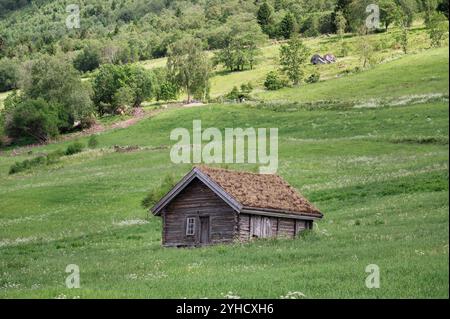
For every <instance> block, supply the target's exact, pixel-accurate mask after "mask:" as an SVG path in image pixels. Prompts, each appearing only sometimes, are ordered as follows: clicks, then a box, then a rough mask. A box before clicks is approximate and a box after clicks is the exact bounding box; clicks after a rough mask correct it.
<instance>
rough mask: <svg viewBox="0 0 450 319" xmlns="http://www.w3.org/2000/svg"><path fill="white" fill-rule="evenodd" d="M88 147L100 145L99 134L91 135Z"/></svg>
mask: <svg viewBox="0 0 450 319" xmlns="http://www.w3.org/2000/svg"><path fill="white" fill-rule="evenodd" d="M87 145H88V147H89V148H92V149H93V148H96V147H97V146H98V145H99V142H98V138H97V135H95V134H94V135H91V136H90V137H89V140H88V144H87Z"/></svg>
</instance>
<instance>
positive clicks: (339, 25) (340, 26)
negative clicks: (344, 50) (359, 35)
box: [334, 11, 347, 37]
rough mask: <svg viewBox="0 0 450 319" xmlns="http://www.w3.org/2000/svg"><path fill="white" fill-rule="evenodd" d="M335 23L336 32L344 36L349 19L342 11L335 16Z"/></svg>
mask: <svg viewBox="0 0 450 319" xmlns="http://www.w3.org/2000/svg"><path fill="white" fill-rule="evenodd" d="M334 24H335V26H336V34H338V35H339V36H341V37H342V36H343V35H344V33H345V29H346V27H347V19H345V16H344V13H343V12H342V11H337V12H336V14H335V17H334Z"/></svg>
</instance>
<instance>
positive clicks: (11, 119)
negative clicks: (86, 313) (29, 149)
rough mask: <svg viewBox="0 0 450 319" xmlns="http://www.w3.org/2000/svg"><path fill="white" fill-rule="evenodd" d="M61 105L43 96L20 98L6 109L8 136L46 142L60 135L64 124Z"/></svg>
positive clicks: (5, 123)
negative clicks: (15, 103) (51, 102)
mask: <svg viewBox="0 0 450 319" xmlns="http://www.w3.org/2000/svg"><path fill="white" fill-rule="evenodd" d="M60 113H61V106H60V105H56V104H49V103H48V102H47V101H45V100H43V99H42V98H39V99H25V100H20V101H19V102H18V104H17V105H14V106H13V107H8V108H7V109H6V110H5V113H4V114H3V116H4V125H5V132H6V133H7V134H8V136H10V137H12V138H16V139H20V138H28V139H30V140H32V141H36V142H46V141H47V140H48V139H49V138H51V137H55V136H56V135H58V132H59V130H58V129H59V128H60V127H61V126H62V122H61V119H60Z"/></svg>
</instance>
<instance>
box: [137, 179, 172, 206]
mask: <svg viewBox="0 0 450 319" xmlns="http://www.w3.org/2000/svg"><path fill="white" fill-rule="evenodd" d="M176 183H177V180H176V178H175V176H174V175H173V174H167V175H166V176H165V177H164V180H163V181H162V182H161V183H160V184H159V185H155V186H154V187H153V188H152V190H151V191H150V192H149V193H148V194H147V196H145V198H144V199H143V200H142V202H141V205H142V207H144V208H145V209H150V208H152V207H153V206H154V205H155V204H156V203H157V202H158V201H159V200H160V199H161V198H162V197H163V196H164V195H166V194H167V193H168V192H169V191H170V190H171V189H172V188H173V187H174V186H175V184H176Z"/></svg>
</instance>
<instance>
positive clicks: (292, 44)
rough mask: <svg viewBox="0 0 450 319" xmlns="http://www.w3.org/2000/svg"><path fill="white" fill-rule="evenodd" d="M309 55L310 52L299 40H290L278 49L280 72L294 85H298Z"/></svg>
mask: <svg viewBox="0 0 450 319" xmlns="http://www.w3.org/2000/svg"><path fill="white" fill-rule="evenodd" d="M309 54H310V50H309V49H308V48H307V47H306V45H305V44H304V43H303V41H302V40H300V39H299V38H293V39H291V40H290V41H289V42H288V44H285V45H282V46H281V48H280V65H281V70H282V71H283V72H284V73H285V74H286V75H287V77H288V78H289V80H290V81H291V82H292V83H293V84H294V85H298V84H299V83H300V81H301V80H302V79H303V76H304V68H305V64H306V62H307V60H308V57H309Z"/></svg>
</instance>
